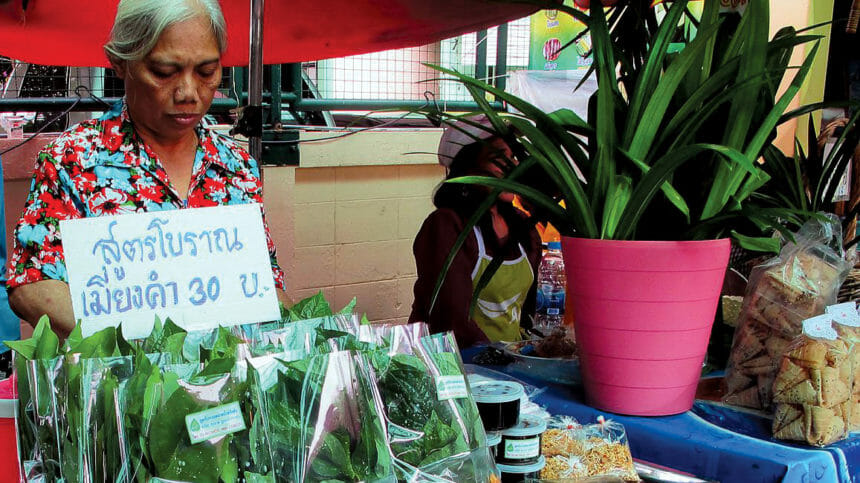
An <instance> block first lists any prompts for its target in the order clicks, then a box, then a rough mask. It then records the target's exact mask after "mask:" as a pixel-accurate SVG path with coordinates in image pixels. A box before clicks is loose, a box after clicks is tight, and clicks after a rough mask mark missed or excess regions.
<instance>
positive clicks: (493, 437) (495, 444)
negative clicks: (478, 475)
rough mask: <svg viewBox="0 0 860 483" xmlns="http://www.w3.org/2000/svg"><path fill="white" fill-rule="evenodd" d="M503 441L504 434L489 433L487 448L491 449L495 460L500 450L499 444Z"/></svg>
mask: <svg viewBox="0 0 860 483" xmlns="http://www.w3.org/2000/svg"><path fill="white" fill-rule="evenodd" d="M501 441H502V434H501V433H498V432H489V433H487V447H488V448H490V454H492V455H493V459H494V460H495V459H496V453H497V452H498V449H499V443H500V442H501Z"/></svg>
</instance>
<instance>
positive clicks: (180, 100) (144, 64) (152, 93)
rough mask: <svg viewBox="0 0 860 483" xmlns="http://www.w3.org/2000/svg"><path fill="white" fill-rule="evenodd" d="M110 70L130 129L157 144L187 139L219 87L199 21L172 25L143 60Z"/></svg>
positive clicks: (204, 24) (207, 30) (203, 21)
mask: <svg viewBox="0 0 860 483" xmlns="http://www.w3.org/2000/svg"><path fill="white" fill-rule="evenodd" d="M113 67H114V69H115V70H116V71H117V75H119V77H120V78H122V79H123V80H124V81H125V93H126V102H127V104H128V110H129V114H130V115H131V118H132V120H133V121H134V125H135V129H136V130H137V131H138V132H139V133H140V134H141V135H142V136H143V137H144V138H145V139H147V140H149V141H156V142H165V143H169V142H171V141H178V140H180V139H183V138H184V137H185V136H188V135H189V134H192V133H193V132H194V128H195V126H196V125H197V123H199V122H200V119H202V118H203V116H204V115H205V114H206V111H208V110H209V106H210V105H211V104H212V98H213V97H214V95H215V91H216V89H217V88H218V84H219V83H220V82H221V53H220V51H219V50H218V42H217V41H216V39H215V34H214V33H213V32H212V27H211V25H210V23H209V20H208V19H207V18H205V17H203V16H198V17H195V18H192V19H189V20H186V21H184V22H180V23H176V24H173V25H171V26H170V27H168V28H167V29H165V30H164V32H162V34H161V37H159V39H158V43H156V44H155V47H154V48H153V49H152V51H151V52H149V54H147V55H146V57H144V58H143V59H141V60H139V61H130V62H122V63H119V64H114V66H113Z"/></svg>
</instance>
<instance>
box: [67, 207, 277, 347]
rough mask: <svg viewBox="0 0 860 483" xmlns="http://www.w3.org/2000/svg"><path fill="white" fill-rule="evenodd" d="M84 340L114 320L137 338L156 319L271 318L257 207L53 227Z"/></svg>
mask: <svg viewBox="0 0 860 483" xmlns="http://www.w3.org/2000/svg"><path fill="white" fill-rule="evenodd" d="M60 232H61V234H62V237H63V251H64V253H65V258H66V269H67V271H68V274H69V288H70V289H71V293H72V308H73V309H74V313H75V318H76V319H78V320H80V321H81V329H82V331H83V334H84V336H87V335H90V334H93V333H95V332H98V331H99V330H102V329H104V328H105V327H111V326H117V325H119V324H120V323H122V332H123V335H125V337H127V338H129V339H136V338H141V337H146V336H147V335H149V333H150V332H151V331H152V325H153V321H154V320H155V316H156V315H158V316H159V317H160V318H161V319H162V320H164V319H165V318H167V317H170V318H171V319H172V320H173V321H174V322H175V323H176V324H177V325H179V326H180V327H182V328H184V329H185V330H203V329H209V328H214V327H217V326H219V325H224V326H229V325H237V324H247V323H256V322H264V321H268V320H277V319H279V318H280V310H279V308H278V300H277V295H276V294H275V281H274V277H273V276H272V267H271V262H270V260H269V251H268V248H267V246H266V236H265V232H264V230H263V219H262V214H261V210H260V206H259V205H257V204H242V205H232V206H218V207H211V208H194V209H184V210H168V211H159V212H151V213H140V214H134V215H122V216H103V217H94V218H84V219H79V220H64V221H61V222H60Z"/></svg>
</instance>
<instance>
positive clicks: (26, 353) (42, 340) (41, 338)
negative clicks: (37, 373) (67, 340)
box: [5, 315, 60, 360]
mask: <svg viewBox="0 0 860 483" xmlns="http://www.w3.org/2000/svg"><path fill="white" fill-rule="evenodd" d="M5 344H6V346H8V347H9V348H10V349H12V350H13V351H15V352H16V353H17V354H18V355H19V356H20V357H23V358H24V359H26V360H34V359H39V360H47V359H53V358H55V357H57V355H58V350H59V347H60V339H59V338H58V337H57V334H55V333H54V331H53V330H51V322H50V321H49V320H48V316H47V315H43V316H42V317H40V318H39V322H38V323H37V324H36V328H35V329H34V330H33V335H32V337H30V338H29V339H26V340H20V341H7V342H5Z"/></svg>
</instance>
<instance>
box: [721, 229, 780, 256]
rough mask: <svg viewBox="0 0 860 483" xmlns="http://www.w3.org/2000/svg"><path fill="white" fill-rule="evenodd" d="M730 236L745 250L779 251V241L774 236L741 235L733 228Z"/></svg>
mask: <svg viewBox="0 0 860 483" xmlns="http://www.w3.org/2000/svg"><path fill="white" fill-rule="evenodd" d="M732 238H734V239H735V240H737V242H738V244H739V245H740V246H741V247H742V248H745V249H747V250H750V251H754V252H768V253H779V249H780V243H779V240H778V239H776V238H771V237H749V236H745V235H742V234H740V233H738V232H736V231H735V230H732Z"/></svg>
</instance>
